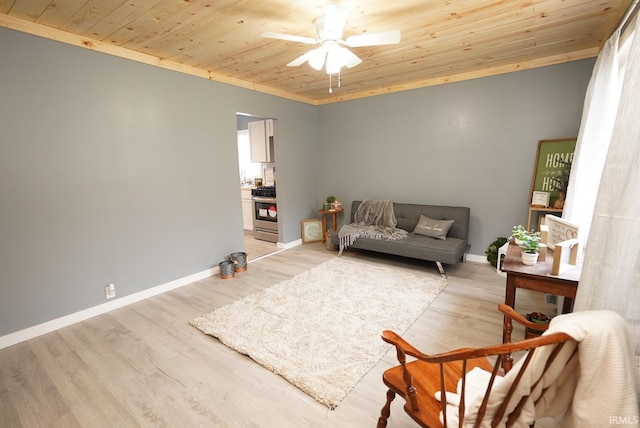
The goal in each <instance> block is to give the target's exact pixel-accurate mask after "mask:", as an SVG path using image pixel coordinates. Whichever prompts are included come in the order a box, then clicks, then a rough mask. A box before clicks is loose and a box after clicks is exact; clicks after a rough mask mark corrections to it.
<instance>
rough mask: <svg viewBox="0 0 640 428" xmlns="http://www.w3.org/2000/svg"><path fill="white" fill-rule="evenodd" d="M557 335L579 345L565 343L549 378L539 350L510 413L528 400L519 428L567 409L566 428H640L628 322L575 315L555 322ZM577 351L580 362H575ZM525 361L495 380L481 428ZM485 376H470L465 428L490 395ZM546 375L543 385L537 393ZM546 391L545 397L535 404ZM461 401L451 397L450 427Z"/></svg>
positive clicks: (544, 352)
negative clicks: (563, 335)
mask: <svg viewBox="0 0 640 428" xmlns="http://www.w3.org/2000/svg"><path fill="white" fill-rule="evenodd" d="M558 332H563V333H566V334H568V335H569V336H571V337H572V338H573V339H574V341H569V342H567V343H566V344H565V346H564V347H563V348H562V350H561V351H560V353H559V354H558V356H557V357H556V359H555V360H554V361H553V363H552V365H551V367H549V369H547V372H546V373H545V374H544V376H542V373H543V370H544V369H545V365H546V363H547V360H548V358H549V354H550V350H549V347H543V348H540V349H538V350H537V351H536V354H534V357H533V359H532V360H531V362H530V364H529V367H528V368H527V370H526V371H525V373H524V375H523V377H522V379H521V380H520V383H519V384H518V387H517V389H516V391H515V393H514V396H513V397H512V399H511V402H510V404H509V406H508V408H507V413H508V412H510V411H511V410H513V408H514V407H515V406H516V404H517V403H518V401H520V399H521V398H522V397H525V396H528V398H527V400H526V402H525V405H524V408H523V409H522V413H521V414H520V417H519V419H518V420H517V421H516V423H515V424H514V426H515V427H528V426H529V424H530V423H531V422H532V421H533V420H535V419H539V418H542V417H555V416H558V415H559V414H561V413H562V412H563V411H564V410H565V409H567V410H566V413H565V415H564V419H563V424H562V426H563V427H576V428H582V427H601V426H610V425H611V426H613V425H615V426H633V427H637V426H638V421H639V420H640V419H639V414H638V413H639V411H638V401H637V396H636V390H635V384H634V376H633V373H634V372H633V364H632V361H633V357H632V355H633V353H632V349H631V343H632V341H631V337H630V332H629V329H628V326H627V323H626V322H625V320H624V319H623V318H622V317H621V316H620V315H618V314H617V313H615V312H611V311H585V312H576V313H572V314H566V315H560V316H557V317H555V318H554V319H553V320H552V321H551V324H550V326H549V330H548V332H547V333H545V334H552V333H558ZM576 346H577V347H578V352H577V354H576V355H577V358H576V357H575V356H574V357H573V358H571V356H572V354H573V352H574V350H575V348H576ZM523 360H524V358H522V359H520V361H519V362H518V363H517V364H516V365H515V366H514V367H513V369H511V371H509V373H507V375H506V376H505V377H504V378H501V379H496V383H495V384H494V386H493V388H492V392H491V398H490V399H489V403H488V406H487V415H486V416H485V419H484V420H483V423H482V425H481V426H490V424H489V422H487V421H488V420H489V418H490V417H491V416H492V415H493V414H494V413H495V411H496V410H497V408H498V406H499V405H500V404H501V403H502V401H503V397H505V396H506V394H507V391H508V389H509V387H510V386H511V385H512V383H513V380H514V379H515V377H516V376H517V375H518V372H519V371H520V366H521V365H522V362H523ZM480 372H483V373H478V372H475V373H474V371H472V372H470V373H469V375H468V376H467V382H468V383H467V387H466V390H467V394H466V395H465V401H466V400H469V401H466V402H467V403H470V405H469V407H468V409H467V411H466V414H465V425H464V426H473V422H474V421H475V417H476V415H477V410H478V408H479V406H480V403H481V401H482V396H483V395H484V391H485V390H486V385H487V381H488V380H487V379H488V373H486V372H484V371H482V370H480ZM541 376H542V381H540V382H539V383H538V384H537V385H536V386H535V388H534V389H533V390H532V387H533V385H534V384H535V383H536V382H537V381H538V379H540V377H541ZM458 387H459V386H458ZM545 390H546V391H545ZM543 391H544V395H543V396H542V398H541V399H540V401H539V402H538V403H535V402H536V401H537V400H538V399H539V398H540V396H541V394H542V392H543ZM458 392H459V391H458ZM438 395H439V394H438ZM458 402H459V397H458V396H457V395H456V394H451V393H447V403H448V405H447V425H448V426H450V427H453V426H456V427H457V426H458V408H457V403H458ZM534 403H535V404H534ZM440 418H441V419H442V415H440ZM505 422H506V418H505V420H503V421H502V423H501V425H500V426H505Z"/></svg>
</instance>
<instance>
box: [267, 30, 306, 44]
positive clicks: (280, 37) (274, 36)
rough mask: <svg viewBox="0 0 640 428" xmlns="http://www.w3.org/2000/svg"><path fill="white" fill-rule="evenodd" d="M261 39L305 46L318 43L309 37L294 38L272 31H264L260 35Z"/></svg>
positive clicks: (293, 36)
mask: <svg viewBox="0 0 640 428" xmlns="http://www.w3.org/2000/svg"><path fill="white" fill-rule="evenodd" d="M262 37H267V38H269V39H278V40H287V41H290V42H298V43H305V44H307V45H315V44H316V43H318V40H316V39H312V38H311V37H302V36H296V35H293V34H283V33H274V32H273V31H265V32H264V33H262Z"/></svg>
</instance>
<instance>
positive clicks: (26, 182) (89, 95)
mask: <svg viewBox="0 0 640 428" xmlns="http://www.w3.org/2000/svg"><path fill="white" fill-rule="evenodd" d="M0 58H2V60H1V61H0V76H2V95H1V96H0V129H1V133H2V134H1V135H2V137H1V140H0V201H1V202H0V204H1V205H0V336H2V335H5V334H8V333H10V332H14V331H17V330H20V329H23V328H26V327H29V326H32V325H36V324H38V323H41V322H44V321H48V320H51V319H55V318H57V317H60V316H63V315H67V314H70V313H74V312H77V311H79V310H82V309H85V308H88V307H91V306H95V305H97V304H100V303H104V302H105V298H104V286H105V285H106V284H108V283H115V284H116V289H117V296H118V297H122V296H126V295H129V294H132V293H135V292H138V291H142V290H145V289H148V288H150V287H153V286H157V285H161V284H164V283H167V282H170V281H173V280H175V279H179V278H182V277H185V276H187V275H190V274H193V273H196V272H200V271H203V270H206V269H208V268H210V267H213V266H216V265H217V263H218V262H219V261H221V260H222V259H223V258H224V257H225V256H226V255H227V254H229V253H230V252H233V251H242V250H244V241H243V228H242V209H241V201H240V187H239V182H238V159H237V156H238V154H237V153H238V152H237V137H236V112H238V111H240V112H247V113H252V114H256V115H260V116H265V117H274V118H278V119H279V130H280V139H279V142H278V143H279V145H278V147H277V148H276V156H278V159H279V162H278V184H279V187H280V189H281V191H282V196H281V198H280V199H281V207H282V208H283V209H286V210H287V214H286V215H282V217H283V221H284V227H283V230H282V235H281V241H283V242H291V241H295V240H296V239H299V237H300V229H299V227H300V226H299V220H300V219H302V218H308V217H309V215H310V211H311V208H310V207H314V206H315V195H313V194H312V193H311V192H309V189H310V188H313V186H314V185H315V177H316V172H315V168H316V167H315V163H314V162H313V160H314V159H317V153H316V151H315V150H316V149H315V148H316V147H317V145H318V144H317V142H316V139H317V137H316V136H317V135H318V132H317V130H318V119H317V117H318V112H317V109H316V108H314V107H312V106H308V105H306V104H301V103H297V102H293V101H289V100H285V99H281V98H277V97H273V96H268V95H265V94H260V93H257V92H253V91H249V90H245V89H241V88H236V87H233V86H229V85H225V84H221V83H217V82H211V81H207V80H204V79H200V78H196V77H192V76H188V75H184V74H180V73H176V72H172V71H167V70H163V69H161V68H155V67H151V66H147V65H144V64H139V63H136V62H132V61H128V60H124V59H120V58H116V57H112V56H109V55H105V54H100V53H96V52H92V51H89V50H86V49H81V48H77V47H73V46H68V45H65V44H61V43H58V42H54V41H50V40H45V39H41V38H38V37H34V36H30V35H26V34H22V33H19V32H15V31H11V30H6V29H1V28H0ZM300 164H304V165H305V167H304V168H301V167H300Z"/></svg>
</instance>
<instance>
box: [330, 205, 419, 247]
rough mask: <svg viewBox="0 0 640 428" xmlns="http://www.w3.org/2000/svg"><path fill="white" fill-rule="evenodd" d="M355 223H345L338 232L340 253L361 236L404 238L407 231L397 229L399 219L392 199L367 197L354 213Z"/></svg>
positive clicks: (389, 238) (390, 238)
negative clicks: (394, 210)
mask: <svg viewBox="0 0 640 428" xmlns="http://www.w3.org/2000/svg"><path fill="white" fill-rule="evenodd" d="M353 221H354V222H353V223H351V224H345V225H344V226H342V228H340V231H339V232H338V238H340V254H342V250H344V249H345V248H347V247H348V246H349V245H351V244H353V243H354V242H355V240H356V239H358V238H359V237H361V236H362V237H365V238H371V239H388V240H392V239H403V238H406V236H407V231H406V230H403V229H397V228H396V225H397V224H398V221H397V219H396V215H395V213H394V212H393V202H392V201H390V200H371V199H365V200H364V201H362V202H361V203H360V205H359V206H358V209H357V210H356V212H355V214H354V215H353Z"/></svg>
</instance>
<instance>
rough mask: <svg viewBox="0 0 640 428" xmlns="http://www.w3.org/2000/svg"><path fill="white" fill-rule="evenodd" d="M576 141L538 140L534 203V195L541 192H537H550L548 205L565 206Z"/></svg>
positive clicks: (532, 182)
mask: <svg viewBox="0 0 640 428" xmlns="http://www.w3.org/2000/svg"><path fill="white" fill-rule="evenodd" d="M576 141H577V139H576V138H561V139H557V140H540V141H538V151H537V152H536V161H535V165H534V168H533V178H532V179H531V195H530V199H529V200H530V201H532V205H533V202H534V200H535V199H534V195H536V194H538V195H539V194H540V193H535V192H548V193H549V201H548V206H549V207H551V208H558V209H561V208H563V206H564V198H565V196H566V193H567V186H568V184H569V173H570V172H571V164H572V163H573V156H574V153H575V150H576Z"/></svg>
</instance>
